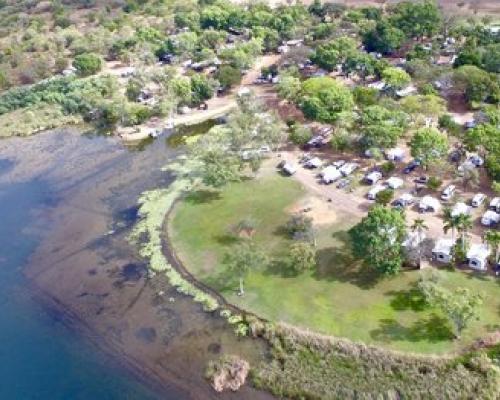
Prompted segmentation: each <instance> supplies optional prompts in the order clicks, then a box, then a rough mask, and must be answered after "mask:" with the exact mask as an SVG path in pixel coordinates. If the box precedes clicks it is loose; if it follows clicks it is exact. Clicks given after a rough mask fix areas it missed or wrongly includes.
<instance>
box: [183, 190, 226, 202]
mask: <svg viewBox="0 0 500 400" xmlns="http://www.w3.org/2000/svg"><path fill="white" fill-rule="evenodd" d="M220 198H221V195H220V192H217V191H214V190H204V189H202V190H196V191H194V192H189V193H188V194H187V195H186V197H185V198H184V200H185V201H186V202H187V203H189V204H206V203H210V202H211V201H214V200H219V199H220Z"/></svg>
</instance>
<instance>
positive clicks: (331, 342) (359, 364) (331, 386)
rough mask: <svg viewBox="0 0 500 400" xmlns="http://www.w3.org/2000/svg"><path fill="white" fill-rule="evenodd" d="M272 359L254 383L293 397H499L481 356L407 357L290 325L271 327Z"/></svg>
mask: <svg viewBox="0 0 500 400" xmlns="http://www.w3.org/2000/svg"><path fill="white" fill-rule="evenodd" d="M264 335H265V337H266V338H267V339H268V340H269V342H270V343H271V345H272V354H273V355H272V361H271V362H268V363H264V364H262V365H260V366H259V367H258V368H256V369H255V370H254V376H253V380H254V383H255V384H256V385H257V386H258V387H260V388H263V389H267V390H269V391H271V392H272V393H274V394H275V395H278V396H286V397H288V398H293V399H323V400H329V399H332V400H333V399H497V398H498V393H500V374H499V369H498V367H495V366H494V365H493V363H492V361H491V360H490V359H489V358H488V357H487V356H486V354H485V353H483V352H476V353H470V354H468V355H466V356H463V357H461V358H453V359H452V358H433V357H428V356H427V357H425V356H420V357H419V356H415V355H405V354H400V353H395V352H391V351H386V350H382V349H378V348H374V347H369V346H364V345H360V344H354V343H352V342H349V341H345V340H338V339H333V338H330V337H321V336H319V335H315V334H311V333H307V332H301V331H298V330H297V329H294V328H291V327H285V326H281V327H277V328H273V329H269V328H268V329H267V331H266V333H265V334H264Z"/></svg>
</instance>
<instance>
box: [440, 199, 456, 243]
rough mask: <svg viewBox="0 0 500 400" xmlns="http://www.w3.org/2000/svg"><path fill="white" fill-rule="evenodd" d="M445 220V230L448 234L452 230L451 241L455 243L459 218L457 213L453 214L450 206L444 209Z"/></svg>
mask: <svg viewBox="0 0 500 400" xmlns="http://www.w3.org/2000/svg"><path fill="white" fill-rule="evenodd" d="M443 222H444V224H443V232H444V233H445V234H447V233H448V231H449V230H451V241H452V242H453V243H455V239H456V236H455V232H456V230H457V228H458V226H459V220H458V218H457V216H456V215H453V214H452V210H451V208H449V207H446V208H445V209H444V210H443Z"/></svg>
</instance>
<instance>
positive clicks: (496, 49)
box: [482, 43, 500, 74]
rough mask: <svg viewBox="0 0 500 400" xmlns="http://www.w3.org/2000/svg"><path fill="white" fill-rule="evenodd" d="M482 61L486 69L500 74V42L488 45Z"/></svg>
mask: <svg viewBox="0 0 500 400" xmlns="http://www.w3.org/2000/svg"><path fill="white" fill-rule="evenodd" d="M482 61H483V68H484V69H485V70H486V71H488V72H493V73H496V74H500V43H496V44H491V45H489V46H486V47H485V49H484V53H483V60H482Z"/></svg>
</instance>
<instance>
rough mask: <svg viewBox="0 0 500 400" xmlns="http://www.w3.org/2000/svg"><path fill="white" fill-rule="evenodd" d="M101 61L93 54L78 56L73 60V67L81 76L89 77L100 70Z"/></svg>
mask: <svg viewBox="0 0 500 400" xmlns="http://www.w3.org/2000/svg"><path fill="white" fill-rule="evenodd" d="M102 64H103V61H102V59H101V57H100V56H98V55H97V54H93V53H83V54H79V55H77V56H76V57H75V59H74V60H73V67H75V69H76V71H77V73H78V74H79V75H82V76H89V75H94V74H96V73H98V72H99V71H100V70H101V68H102Z"/></svg>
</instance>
